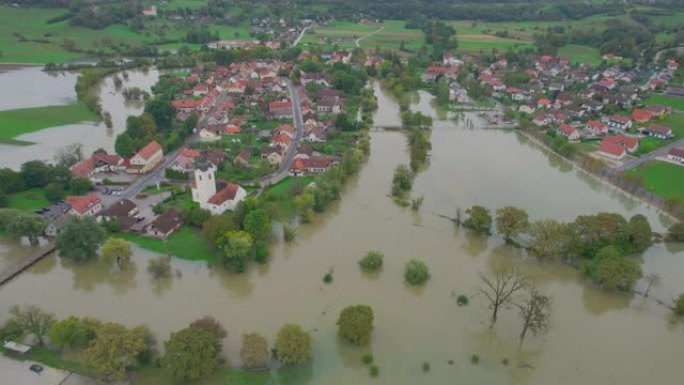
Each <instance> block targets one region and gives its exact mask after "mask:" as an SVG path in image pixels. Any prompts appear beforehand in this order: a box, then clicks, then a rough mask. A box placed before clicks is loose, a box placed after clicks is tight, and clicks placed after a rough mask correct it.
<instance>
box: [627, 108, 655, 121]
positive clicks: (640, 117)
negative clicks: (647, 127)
mask: <svg viewBox="0 0 684 385" xmlns="http://www.w3.org/2000/svg"><path fill="white" fill-rule="evenodd" d="M632 119H633V120H634V121H635V122H637V123H646V122H648V121H650V120H651V119H653V113H652V112H651V111H649V110H641V109H636V110H634V111H633V112H632Z"/></svg>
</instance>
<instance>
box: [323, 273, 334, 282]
mask: <svg viewBox="0 0 684 385" xmlns="http://www.w3.org/2000/svg"><path fill="white" fill-rule="evenodd" d="M332 280H333V276H332V274H330V273H328V274H326V275H325V276H324V277H323V282H325V283H330V282H332Z"/></svg>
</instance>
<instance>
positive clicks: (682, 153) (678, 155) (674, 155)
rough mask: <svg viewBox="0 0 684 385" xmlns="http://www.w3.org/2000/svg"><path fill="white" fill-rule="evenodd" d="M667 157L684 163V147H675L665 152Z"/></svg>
mask: <svg viewBox="0 0 684 385" xmlns="http://www.w3.org/2000/svg"><path fill="white" fill-rule="evenodd" d="M667 158H668V159H670V160H673V161H675V162H679V163H681V164H684V147H679V148H677V147H675V148H673V149H671V150H670V152H668V153H667Z"/></svg>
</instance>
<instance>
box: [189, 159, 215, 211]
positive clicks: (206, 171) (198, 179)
mask: <svg viewBox="0 0 684 385" xmlns="http://www.w3.org/2000/svg"><path fill="white" fill-rule="evenodd" d="M215 194H216V180H215V178H214V168H213V167H212V166H210V165H209V164H207V163H205V164H202V165H200V167H198V168H197V169H195V182H194V183H193V184H192V200H193V201H195V202H197V203H199V205H200V207H201V208H203V209H208V207H207V202H208V201H209V198H211V197H213V196H214V195H215Z"/></svg>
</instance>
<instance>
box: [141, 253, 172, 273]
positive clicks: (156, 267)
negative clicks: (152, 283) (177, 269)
mask: <svg viewBox="0 0 684 385" xmlns="http://www.w3.org/2000/svg"><path fill="white" fill-rule="evenodd" d="M147 272H148V273H150V274H152V277H153V278H155V279H160V278H165V277H168V276H170V275H171V258H170V257H169V256H168V255H160V256H157V257H154V258H152V259H150V261H149V262H148V263H147Z"/></svg>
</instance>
